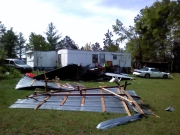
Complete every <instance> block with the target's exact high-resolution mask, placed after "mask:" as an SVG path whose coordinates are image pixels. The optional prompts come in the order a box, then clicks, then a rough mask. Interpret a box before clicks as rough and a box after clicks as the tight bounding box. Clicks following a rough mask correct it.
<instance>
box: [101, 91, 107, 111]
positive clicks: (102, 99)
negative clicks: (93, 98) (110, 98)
mask: <svg viewBox="0 0 180 135" xmlns="http://www.w3.org/2000/svg"><path fill="white" fill-rule="evenodd" d="M100 93H101V94H103V90H102V89H100ZM101 103H102V110H103V112H106V106H105V102H104V96H103V95H102V96H101Z"/></svg>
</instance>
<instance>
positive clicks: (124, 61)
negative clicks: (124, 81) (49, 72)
mask: <svg viewBox="0 0 180 135" xmlns="http://www.w3.org/2000/svg"><path fill="white" fill-rule="evenodd" d="M26 55H27V64H28V65H30V66H32V67H33V68H34V69H37V68H39V69H46V68H51V69H53V68H54V67H55V66H56V62H58V63H59V64H60V65H61V67H64V66H67V65H69V64H77V65H79V64H82V66H87V65H89V67H90V68H93V67H99V66H103V65H104V64H105V63H107V64H108V66H110V67H113V68H114V70H115V72H116V73H121V72H126V73H129V72H130V67H131V56H130V53H120V52H103V51H84V50H68V49H60V50H58V51H48V52H44V51H35V52H32V51H29V52H26Z"/></svg>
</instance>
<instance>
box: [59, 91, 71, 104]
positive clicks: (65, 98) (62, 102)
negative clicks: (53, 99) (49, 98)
mask: <svg viewBox="0 0 180 135" xmlns="http://www.w3.org/2000/svg"><path fill="white" fill-rule="evenodd" d="M70 93H71V92H67V95H66V96H65V97H64V99H63V100H62V101H61V103H60V106H62V105H63V104H64V103H65V102H66V100H67V98H68V95H69V94H70Z"/></svg>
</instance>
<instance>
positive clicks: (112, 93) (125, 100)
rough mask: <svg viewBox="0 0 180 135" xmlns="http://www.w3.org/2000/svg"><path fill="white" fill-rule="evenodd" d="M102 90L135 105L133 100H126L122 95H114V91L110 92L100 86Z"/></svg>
mask: <svg viewBox="0 0 180 135" xmlns="http://www.w3.org/2000/svg"><path fill="white" fill-rule="evenodd" d="M100 88H101V89H103V90H105V91H107V92H109V93H111V94H113V95H115V96H117V97H119V98H120V99H121V100H123V101H127V102H130V103H133V101H131V100H129V99H126V98H124V97H122V96H120V95H118V94H116V93H114V92H112V91H110V90H108V89H105V88H103V87H101V86H100Z"/></svg>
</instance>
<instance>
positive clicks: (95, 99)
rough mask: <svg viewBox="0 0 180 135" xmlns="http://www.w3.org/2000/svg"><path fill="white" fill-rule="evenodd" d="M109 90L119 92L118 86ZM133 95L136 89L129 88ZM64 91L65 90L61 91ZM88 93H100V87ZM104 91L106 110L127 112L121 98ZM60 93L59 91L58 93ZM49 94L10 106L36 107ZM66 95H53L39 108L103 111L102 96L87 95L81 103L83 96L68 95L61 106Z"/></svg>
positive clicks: (19, 101)
mask: <svg viewBox="0 0 180 135" xmlns="http://www.w3.org/2000/svg"><path fill="white" fill-rule="evenodd" d="M108 89H109V90H111V91H113V92H115V93H117V88H108ZM127 92H128V93H129V94H131V95H132V96H137V95H136V93H135V91H133V90H127ZM60 93H63V92H60ZM78 93H79V91H73V92H71V93H70V94H78ZM87 93H94V94H95V93H96V94H97V93H100V89H98V88H97V89H93V90H87V91H86V94H87ZM103 93H104V96H103V97H104V105H105V106H104V107H105V109H106V112H109V113H126V111H125V108H124V106H123V104H122V102H121V99H120V98H117V97H116V96H114V95H112V96H106V95H105V94H109V93H107V92H106V91H103ZM57 94H58V93H57ZM63 94H64V93H63ZM46 97H47V96H45V95H41V96H36V97H35V98H36V99H37V100H38V101H36V100H34V99H31V98H28V99H18V100H17V101H16V102H15V103H14V104H12V105H11V106H10V107H9V108H30V109H34V108H36V106H37V105H38V104H39V103H41V102H42V101H43V100H44V99H45V98H46ZM64 97H65V96H51V97H50V98H49V99H48V100H47V101H46V102H44V103H43V104H42V105H41V106H40V107H39V108H38V109H53V110H71V111H91V112H103V107H102V101H101V97H102V96H85V100H84V105H81V103H82V98H83V96H68V98H67V100H66V101H65V102H64V104H63V105H61V106H60V104H61V102H62V101H63V99H64Z"/></svg>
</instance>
